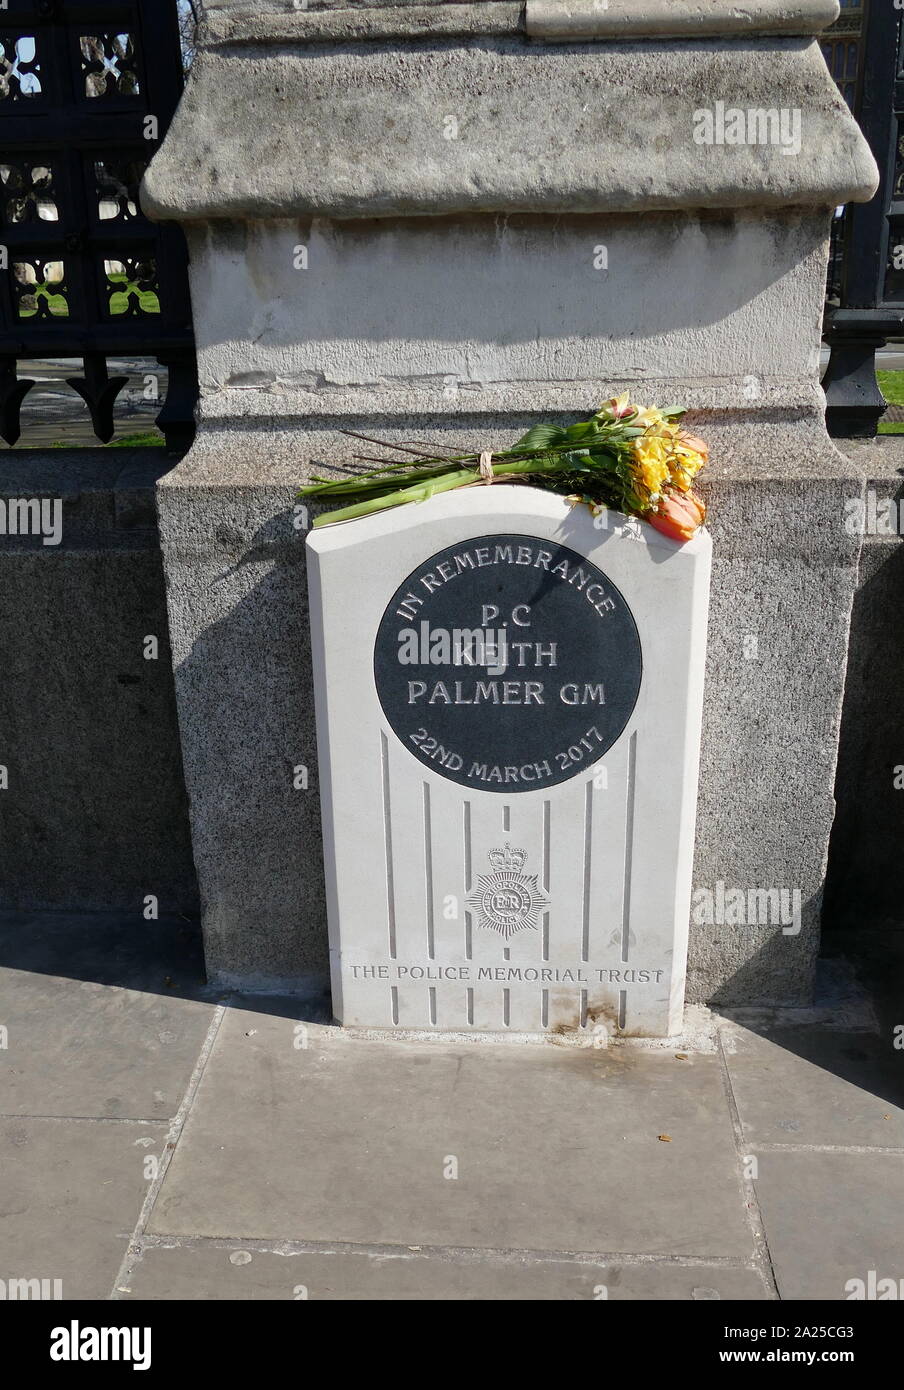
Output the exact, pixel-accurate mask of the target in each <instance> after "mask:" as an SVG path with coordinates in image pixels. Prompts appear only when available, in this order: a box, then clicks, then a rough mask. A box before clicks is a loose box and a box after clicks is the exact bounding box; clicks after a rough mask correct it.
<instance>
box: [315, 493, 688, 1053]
mask: <svg viewBox="0 0 904 1390" xmlns="http://www.w3.org/2000/svg"><path fill="white" fill-rule="evenodd" d="M604 523H605V524H604ZM710 551H711V542H710V538H709V536H708V534H707V533H706V532H705V531H704V532H698V534H697V536H696V537H695V538H694V539H693V540H692V541H690V542H688V543H686V544H683V545H680V544H678V543H676V542H673V541H671V540H669V539H667V538H666V537H664V536H662V535H660V534H659V533H658V532H656V531H654V530H653V529H652V528H651V527H649V526H647V525H641V524H640V523H638V522H635V521H628V520H627V519H626V518H625V517H622V516H620V515H619V514H617V513H613V512H609V513H608V514H605V513H604V514H603V515H602V516H601V517H599V518H598V519H596V521H595V520H594V518H593V516H592V515H591V513H590V511H589V509H588V508H587V507H585V506H582V505H579V506H572V505H571V504H570V503H569V502H568V501H566V500H565V499H564V498H562V497H559V496H556V495H554V494H552V493H549V492H544V491H541V490H540V489H536V488H530V487H522V486H508V485H506V486H501V485H494V486H491V487H480V486H477V487H472V488H466V489H464V490H461V491H458V492H456V493H455V494H454V496H453V495H446V496H443V497H436V498H433V499H431V500H430V501H429V502H425V503H421V504H419V505H416V506H415V505H408V506H404V507H400V508H398V509H394V510H391V511H385V512H382V513H378V514H376V515H375V516H372V517H366V518H362V519H358V520H355V521H351V522H344V523H338V524H335V525H333V526H328V527H325V528H322V529H321V528H318V529H317V530H316V531H314V532H313V533H312V534H311V536H310V538H309V540H308V577H309V584H310V592H311V625H312V634H313V641H314V672H315V698H316V711H317V732H318V754H319V764H320V779H321V802H322V809H323V829H324V848H325V860H326V882H327V901H328V913H329V932H330V956H331V972H332V981H333V1007H334V1012H335V1014H336V1017H337V1018H338V1020H339V1021H340V1022H341V1023H343V1024H345V1025H347V1026H366V1027H377V1028H388V1029H392V1028H405V1029H417V1030H423V1029H437V1030H447V1031H454V1032H493V1033H498V1032H502V1031H505V1030H510V1031H512V1032H522V1033H545V1032H557V1033H566V1032H571V1031H578V1030H593V1029H594V1028H597V1029H600V1028H605V1029H606V1030H607V1031H608V1032H609V1033H616V1032H619V1033H623V1034H625V1035H635V1036H654V1037H655V1036H668V1035H674V1034H675V1033H677V1032H679V1031H680V1028H681V1022H682V1010H683V1002H684V980H685V960H686V953H687V929H688V918H689V909H690V893H691V867H692V860H693V847H694V815H695V804H696V793H697V765H698V756H699V742H700V721H701V704H702V696H703V671H704V660H705V647H706V619H707V607H708V598H709V572H710ZM597 571H598V572H599V573H597Z"/></svg>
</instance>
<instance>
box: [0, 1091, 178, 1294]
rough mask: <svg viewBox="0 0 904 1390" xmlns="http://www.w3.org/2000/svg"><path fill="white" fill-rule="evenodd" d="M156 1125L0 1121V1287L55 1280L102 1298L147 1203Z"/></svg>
mask: <svg viewBox="0 0 904 1390" xmlns="http://www.w3.org/2000/svg"><path fill="white" fill-rule="evenodd" d="M165 1142H166V1129H165V1127H164V1126H161V1125H143V1124H141V1123H139V1122H132V1121H128V1122H125V1123H121V1122H116V1121H113V1120H70V1119H66V1120H57V1119H53V1120H37V1119H30V1118H14V1119H0V1174H2V1180H0V1279H2V1280H4V1281H5V1285H6V1287H8V1284H9V1281H10V1280H11V1279H50V1280H54V1279H60V1280H61V1281H62V1297H63V1298H64V1299H71V1298H91V1299H95V1298H107V1297H108V1296H109V1293H110V1290H111V1289H112V1287H113V1282H114V1280H115V1278H116V1274H117V1271H118V1269H119V1265H120V1261H121V1260H122V1257H123V1254H124V1253H125V1249H126V1245H127V1244H128V1241H129V1240H130V1238H131V1235H132V1232H133V1230H134V1229H135V1223H136V1221H137V1220H138V1215H139V1212H140V1211H141V1205H142V1203H143V1201H144V1199H145V1196H146V1194H147V1188H148V1182H147V1179H146V1178H145V1176H144V1159H145V1157H146V1156H147V1155H149V1154H156V1155H157V1156H158V1157H159V1156H160V1154H161V1153H162V1152H163V1145H164V1143H165Z"/></svg>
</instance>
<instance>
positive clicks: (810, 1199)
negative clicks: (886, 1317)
mask: <svg viewBox="0 0 904 1390" xmlns="http://www.w3.org/2000/svg"><path fill="white" fill-rule="evenodd" d="M756 1192H757V1197H758V1200H759V1203H760V1209H761V1211H762V1215H763V1221H764V1224H765V1228H766V1239H767V1241H768V1242H769V1249H770V1252H771V1255H772V1264H773V1268H774V1270H775V1277H776V1283H777V1285H778V1291H779V1295H780V1296H781V1297H782V1298H783V1299H799V1298H816V1299H847V1298H848V1296H849V1293H848V1291H846V1288H845V1286H846V1284H847V1283H848V1281H849V1280H851V1279H862V1280H864V1281H866V1280H867V1278H868V1275H869V1271H870V1270H875V1271H876V1273H877V1276H878V1277H879V1278H891V1279H894V1280H895V1281H901V1280H904V1203H902V1201H901V1194H902V1192H904V1157H901V1156H900V1155H896V1154H847V1153H825V1152H821V1153H796V1152H785V1153H783V1152H781V1150H773V1151H772V1152H770V1153H766V1154H763V1155H761V1156H760V1157H759V1176H758V1178H757V1182H756ZM902 1287H904V1285H902V1284H900V1282H899V1283H898V1289H899V1290H900V1289H901V1288H902Z"/></svg>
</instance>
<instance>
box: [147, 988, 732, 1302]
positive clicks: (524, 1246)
mask: <svg viewBox="0 0 904 1390" xmlns="http://www.w3.org/2000/svg"><path fill="white" fill-rule="evenodd" d="M280 1013H282V1010H278V1011H274V1012H269V1011H268V1012H260V1013H257V1014H255V1013H250V1012H246V1013H239V1012H234V1011H230V1012H229V1014H228V1015H227V1017H226V1018H225V1019H224V1021H223V1024H222V1026H221V1028H220V1032H219V1034H218V1036H217V1042H216V1045H215V1047H214V1050H213V1052H212V1055H211V1059H210V1062H209V1063H208V1066H207V1068H206V1071H205V1075H204V1080H203V1082H202V1084H201V1087H200V1089H199V1092H198V1096H197V1099H196V1101H195V1103H194V1105H193V1107H192V1113H191V1116H190V1117H189V1120H188V1122H187V1124H186V1126H185V1129H184V1131H183V1135H182V1138H181V1139H180V1142H179V1147H178V1150H177V1152H176V1155H175V1157H174V1159H173V1162H172V1164H171V1165H170V1168H169V1171H168V1173H167V1176H166V1180H165V1182H164V1184H163V1187H162V1188H161V1191H160V1195H159V1197H158V1200H157V1203H156V1206H155V1208H154V1212H153V1215H152V1217H151V1220H150V1222H149V1224H148V1231H149V1233H150V1234H151V1235H155V1236H166V1235H189V1234H195V1235H200V1236H208V1237H219V1236H223V1235H224V1234H225V1235H232V1236H236V1237H239V1238H242V1237H248V1238H254V1237H255V1236H258V1237H264V1238H270V1239H277V1240H283V1241H296V1240H298V1241H300V1240H304V1241H326V1242H337V1241H343V1242H344V1241H354V1242H358V1241H366V1242H368V1243H370V1244H373V1245H392V1246H396V1247H398V1246H402V1247H404V1246H408V1245H421V1246H435V1245H451V1246H455V1247H458V1248H461V1247H466V1248H469V1249H472V1250H475V1251H476V1250H483V1251H486V1250H496V1251H502V1250H513V1249H514V1250H533V1251H552V1252H565V1251H585V1252H589V1253H592V1254H596V1255H597V1256H598V1255H600V1254H602V1253H603V1252H607V1251H609V1252H611V1251H620V1250H623V1251H628V1250H630V1251H634V1252H637V1253H642V1254H657V1255H668V1254H681V1255H688V1256H696V1257H702V1258H705V1257H706V1256H710V1257H713V1256H715V1257H717V1258H731V1259H734V1260H737V1261H745V1260H749V1259H750V1257H751V1255H752V1253H753V1240H752V1235H751V1232H750V1228H749V1226H748V1223H747V1220H746V1216H745V1212H744V1206H743V1202H742V1201H741V1199H740V1194H739V1188H738V1178H737V1167H736V1156H735V1152H734V1142H733V1136H732V1133H731V1127H730V1124H729V1117H728V1103H727V1099H726V1097H725V1094H724V1091H723V1089H722V1082H721V1077H720V1066H719V1060H718V1058H717V1057H716V1056H715V1055H714V1054H712V1053H710V1054H707V1055H698V1056H695V1057H694V1058H693V1060H685V1061H679V1060H676V1058H675V1057H674V1055H673V1054H672V1053H670V1052H666V1053H665V1054H662V1053H657V1052H644V1051H641V1050H640V1049H638V1050H637V1051H635V1052H633V1053H631V1055H630V1056H629V1055H627V1054H625V1053H619V1054H618V1055H615V1051H614V1050H613V1049H610V1050H609V1051H608V1052H603V1051H596V1050H594V1049H592V1048H587V1049H577V1048H557V1047H551V1046H542V1045H531V1044H525V1045H523V1046H517V1047H516V1046H511V1045H509V1046H493V1045H488V1044H485V1043H481V1042H473V1043H463V1044H459V1045H458V1046H457V1047H451V1046H448V1045H446V1044H435V1043H432V1042H430V1043H416V1042H398V1041H392V1042H390V1041H379V1042H377V1041H374V1040H370V1039H358V1038H352V1037H350V1036H348V1035H347V1034H344V1033H343V1032H342V1031H341V1030H339V1029H335V1028H319V1027H316V1026H308V1028H307V1030H306V1033H305V1034H304V1044H305V1045H304V1046H302V1047H297V1046H296V1045H295V1038H296V1037H297V1031H296V1027H295V1024H294V1023H293V1021H292V1016H291V1015H290V1016H282V1017H280V1016H279V1014H280ZM563 1115H568V1116H574V1117H577V1116H580V1122H579V1125H578V1126H577V1128H578V1130H579V1134H580V1138H579V1140H578V1142H575V1138H574V1129H575V1126H574V1125H572V1124H570V1123H569V1124H566V1126H565V1127H564V1128H563V1124H562V1116H563ZM662 1134H667V1135H669V1136H670V1142H665V1141H663V1140H661V1139H660V1138H659V1136H660V1135H662ZM337 1155H340V1156H341V1160H340V1161H338V1162H337ZM447 1156H452V1157H453V1158H454V1159H455V1160H456V1163H457V1169H456V1170H455V1171H457V1173H458V1177H457V1178H447V1179H444V1177H443V1171H444V1168H443V1165H444V1163H445V1164H446V1165H447V1167H446V1171H447V1172H448V1171H450V1170H449V1168H448V1162H447ZM563 1165H564V1166H565V1168H567V1182H563V1181H562V1170H563ZM249 1174H254V1175H255V1180H254V1181H253V1182H251V1183H249V1181H248V1175H249ZM550 1184H553V1185H554V1186H555V1191H556V1193H557V1194H559V1196H557V1198H556V1200H554V1201H551V1200H550V1198H549V1193H550ZM679 1185H680V1193H681V1195H680V1200H676V1187H677V1186H679ZM560 1198H561V1200H560ZM700 1282H701V1284H706V1283H709V1280H708V1279H701V1280H700Z"/></svg>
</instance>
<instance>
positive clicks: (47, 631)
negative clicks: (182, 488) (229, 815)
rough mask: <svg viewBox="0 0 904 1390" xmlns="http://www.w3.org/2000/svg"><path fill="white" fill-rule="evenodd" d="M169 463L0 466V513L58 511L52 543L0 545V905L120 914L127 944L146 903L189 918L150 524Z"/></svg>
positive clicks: (190, 874)
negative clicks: (3, 777) (38, 507)
mask: <svg viewBox="0 0 904 1390" xmlns="http://www.w3.org/2000/svg"><path fill="white" fill-rule="evenodd" d="M172 462H173V461H172V460H171V459H167V458H166V456H165V454H164V451H163V450H162V449H140V450H128V449H115V450H113V451H108V450H102V449H72V450H68V449H53V450H47V451H44V450H23V451H14V450H10V451H8V452H7V453H5V454H4V456H3V479H2V483H0V502H2V503H4V504H5V503H6V502H7V501H8V500H10V499H13V498H20V497H34V498H41V497H43V498H47V499H53V498H57V499H61V502H62V539H61V541H60V544H59V545H44V544H42V540H41V538H40V537H39V536H17V535H0V650H2V652H3V679H2V680H0V729H2V731H3V738H2V748H0V763H2V764H4V766H5V767H6V768H8V778H9V785H8V787H7V789H6V790H4V791H2V792H0V839H2V843H3V854H2V857H0V907H3V908H7V909H8V908H64V909H69V910H72V909H88V910H91V909H100V910H119V911H125V912H134V914H135V923H136V930H141V929H142V927H143V926H145V925H146V923H145V922H144V919H143V917H142V913H143V910H144V899H145V896H146V895H147V894H152V895H154V896H155V897H156V898H157V902H158V911H159V912H160V913H161V914H162V915H165V914H167V913H180V912H188V913H191V912H196V911H197V886H196V881H195V873H194V865H193V863H192V856H191V844H190V840H189V832H188V815H187V803H186V796H185V786H184V781H183V775H182V760H181V750H180V745H179V735H178V730H177V727H176V708H175V700H174V696H173V682H172V664H171V660H170V654H169V644H168V629H167V615H166V602H165V594H164V584H163V569H162V563H161V557H160V549H159V539H158V535H157V525H156V516H155V512H154V484H155V482H156V479H157V477H158V476H159V474H160V473H161V472H165V471H166V469H167V468H169V467H171V466H172ZM4 515H5V505H4ZM148 636H152V637H156V638H157V641H158V652H157V657H156V659H153V660H146V659H145V655H144V652H145V638H146V637H148Z"/></svg>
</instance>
